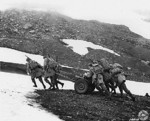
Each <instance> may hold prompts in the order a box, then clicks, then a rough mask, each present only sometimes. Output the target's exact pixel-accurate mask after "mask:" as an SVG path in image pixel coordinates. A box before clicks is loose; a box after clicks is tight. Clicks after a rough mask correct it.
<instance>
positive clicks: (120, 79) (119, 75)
mask: <svg viewBox="0 0 150 121" xmlns="http://www.w3.org/2000/svg"><path fill="white" fill-rule="evenodd" d="M119 65H120V64H119ZM119 65H118V66H116V65H115V64H114V66H113V68H112V70H111V73H112V78H113V81H114V82H115V83H116V84H117V86H118V87H119V90H120V93H121V96H123V91H125V92H126V93H127V94H128V95H129V96H130V97H131V98H132V100H133V101H135V98H134V97H133V95H132V93H131V92H130V91H129V90H128V88H127V87H126V84H125V82H126V76H125V74H124V72H123V70H122V67H121V66H119Z"/></svg>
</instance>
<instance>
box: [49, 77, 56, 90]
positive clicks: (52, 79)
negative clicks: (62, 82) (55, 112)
mask: <svg viewBox="0 0 150 121" xmlns="http://www.w3.org/2000/svg"><path fill="white" fill-rule="evenodd" d="M50 79H51V82H52V87H53V88H52V89H55V86H56V80H55V77H54V75H53V76H50Z"/></svg>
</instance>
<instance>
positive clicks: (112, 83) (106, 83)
mask: <svg viewBox="0 0 150 121" xmlns="http://www.w3.org/2000/svg"><path fill="white" fill-rule="evenodd" d="M88 67H89V71H88V72H87V73H85V74H84V76H85V77H88V78H91V77H92V83H93V84H95V87H96V88H97V89H98V90H99V91H100V92H104V94H105V95H107V96H109V97H111V94H112V92H113V93H116V90H115V88H117V87H118V88H119V90H120V93H121V97H123V91H125V92H126V93H127V94H128V95H129V96H130V98H131V99H132V100H133V101H135V97H134V96H133V94H132V93H131V92H130V91H129V90H128V88H127V86H126V84H125V82H126V74H125V73H124V71H123V67H122V66H121V65H120V64H119V63H114V64H109V63H108V61H107V60H106V59H104V58H103V59H101V60H100V61H94V62H92V63H90V64H89V65H88ZM110 89H111V91H110Z"/></svg>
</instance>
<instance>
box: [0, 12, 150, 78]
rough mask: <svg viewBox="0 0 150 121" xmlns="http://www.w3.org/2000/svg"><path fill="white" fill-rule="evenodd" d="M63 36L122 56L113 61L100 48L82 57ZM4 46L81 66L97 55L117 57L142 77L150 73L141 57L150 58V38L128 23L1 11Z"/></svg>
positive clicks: (1, 38)
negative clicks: (120, 23)
mask: <svg viewBox="0 0 150 121" xmlns="http://www.w3.org/2000/svg"><path fill="white" fill-rule="evenodd" d="M62 39H74V40H77V39H78V40H85V41H89V42H93V43H94V44H97V45H101V46H103V47H107V48H109V49H112V50H114V51H115V52H117V53H119V54H120V55H121V58H120V59H116V57H114V58H113V60H112V59H111V58H110V59H109V56H107V54H106V52H103V51H100V53H102V54H100V55H99V54H98V53H99V50H98V51H97V50H96V51H94V50H92V49H89V51H90V52H89V53H88V54H87V55H85V56H81V55H79V54H77V53H74V52H73V51H72V50H71V49H70V48H67V47H66V46H64V45H66V44H65V43H63V42H62V41H61V40H62ZM0 46H1V47H8V48H13V49H17V50H20V51H24V52H29V53H35V54H40V55H45V54H47V53H50V54H51V55H52V56H53V57H54V58H57V59H58V61H59V62H60V63H61V64H63V65H69V66H73V67H80V68H87V63H88V62H90V60H91V57H92V56H93V54H94V57H96V58H101V57H107V58H108V60H109V61H110V62H111V61H114V62H115V59H116V61H118V62H120V63H122V62H124V65H125V66H126V67H132V68H133V69H134V70H135V71H134V74H133V75H136V76H138V77H139V73H140V75H143V76H144V77H145V74H146V77H148V76H149V73H150V72H149V67H148V66H147V65H144V64H143V63H141V60H144V61H148V60H150V56H149V55H150V40H148V39H145V38H143V37H142V36H140V35H138V34H136V33H133V32H131V31H130V30H129V28H128V27H126V26H124V25H114V24H108V23H102V22H98V21H94V20H91V21H84V20H75V19H72V18H69V17H67V16H64V15H61V14H58V13H53V12H49V13H48V12H39V11H38V12H37V11H26V10H16V9H12V10H6V11H1V12H0ZM117 58H118V57H117ZM125 60H126V61H125ZM130 60H133V61H130ZM131 63H132V64H131ZM143 70H144V72H143ZM145 70H146V71H145ZM132 72H133V71H132ZM143 76H142V77H143ZM140 77H141V76H140Z"/></svg>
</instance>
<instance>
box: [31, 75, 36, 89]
mask: <svg viewBox="0 0 150 121" xmlns="http://www.w3.org/2000/svg"><path fill="white" fill-rule="evenodd" d="M31 80H32V82H33V84H34V85H33V86H34V87H37V84H36V82H35V78H32V77H31Z"/></svg>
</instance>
